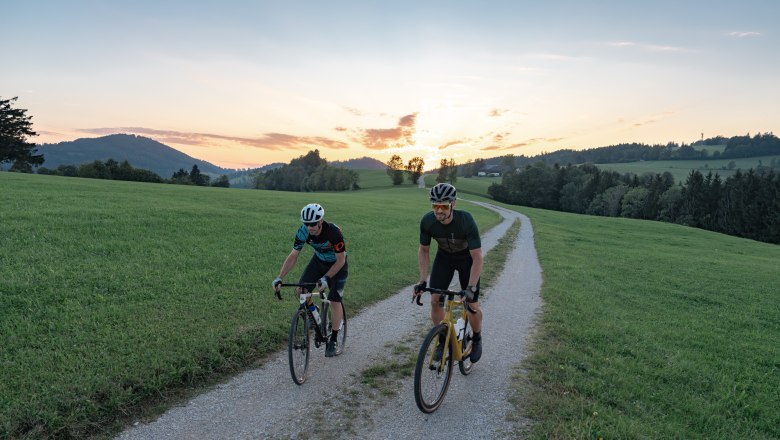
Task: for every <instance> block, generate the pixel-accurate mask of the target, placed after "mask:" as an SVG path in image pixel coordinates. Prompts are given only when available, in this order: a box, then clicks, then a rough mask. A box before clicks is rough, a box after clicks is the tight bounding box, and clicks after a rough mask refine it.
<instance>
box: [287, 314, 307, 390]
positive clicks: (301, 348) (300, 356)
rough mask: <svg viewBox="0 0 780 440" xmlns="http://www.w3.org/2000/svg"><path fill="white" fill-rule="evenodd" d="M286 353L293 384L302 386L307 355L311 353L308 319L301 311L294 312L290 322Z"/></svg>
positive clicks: (304, 378) (304, 379) (304, 380)
mask: <svg viewBox="0 0 780 440" xmlns="http://www.w3.org/2000/svg"><path fill="white" fill-rule="evenodd" d="M287 353H288V356H289V360H290V374H291V375H292V379H293V382H295V383H296V384H298V385H302V384H303V383H304V382H306V371H307V370H308V369H309V354H310V353H311V344H310V338H309V319H308V318H307V317H306V312H304V311H303V310H302V309H299V310H298V311H296V312H295V314H294V315H293V317H292V321H290V337H289V339H288V340H287Z"/></svg>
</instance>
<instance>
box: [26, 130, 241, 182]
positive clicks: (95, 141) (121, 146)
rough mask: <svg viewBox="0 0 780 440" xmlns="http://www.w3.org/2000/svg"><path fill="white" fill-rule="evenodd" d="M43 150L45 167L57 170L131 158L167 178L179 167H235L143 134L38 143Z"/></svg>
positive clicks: (214, 170) (213, 171)
mask: <svg viewBox="0 0 780 440" xmlns="http://www.w3.org/2000/svg"><path fill="white" fill-rule="evenodd" d="M38 152H39V153H43V157H44V159H45V162H44V163H43V166H44V167H46V168H49V169H55V168H57V167H58V166H60V165H77V166H78V165H81V164H83V163H88V162H93V161H95V160H101V161H106V160H108V159H114V160H116V161H119V162H122V161H123V160H127V161H128V162H130V165H132V166H133V167H134V168H142V169H145V170H149V171H153V172H155V173H157V174H159V175H160V177H162V178H164V179H168V178H170V177H171V176H172V175H173V173H174V172H176V171H178V170H179V169H184V170H186V171H190V170H191V169H192V166H193V165H197V166H198V169H200V172H201V173H205V174H210V175H212V176H219V175H222V174H230V173H232V172H234V171H235V170H230V169H224V168H221V167H218V166H216V165H214V164H212V163H210V162H206V161H205V160H200V159H195V158H194V157H191V156H188V155H186V154H184V153H182V152H181V151H179V150H176V149H174V148H171V147H169V146H167V145H165V144H162V143H160V142H157V141H155V140H154V139H149V138H147V137H143V136H136V135H132V134H112V135H109V136H103V137H98V138H83V139H76V140H75V141H71V142H60V143H58V144H43V145H40V146H38Z"/></svg>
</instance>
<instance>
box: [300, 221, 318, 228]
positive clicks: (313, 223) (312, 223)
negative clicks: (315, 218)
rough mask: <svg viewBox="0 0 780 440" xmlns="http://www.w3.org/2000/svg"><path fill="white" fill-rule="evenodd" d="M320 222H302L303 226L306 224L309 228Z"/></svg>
mask: <svg viewBox="0 0 780 440" xmlns="http://www.w3.org/2000/svg"><path fill="white" fill-rule="evenodd" d="M319 223H320V222H303V224H304V226H308V227H310V228H313V227H315V226H317V225H318V224H319Z"/></svg>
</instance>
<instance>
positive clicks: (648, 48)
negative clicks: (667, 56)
mask: <svg viewBox="0 0 780 440" xmlns="http://www.w3.org/2000/svg"><path fill="white" fill-rule="evenodd" d="M609 45H610V46H612V47H621V48H622V47H628V48H636V49H639V50H643V51H645V52H683V51H685V49H683V48H681V47H675V46H662V45H659V44H644V43H635V42H633V41H615V42H612V43H609Z"/></svg>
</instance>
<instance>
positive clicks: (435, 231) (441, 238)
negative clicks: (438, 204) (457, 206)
mask: <svg viewBox="0 0 780 440" xmlns="http://www.w3.org/2000/svg"><path fill="white" fill-rule="evenodd" d="M431 238H433V239H434V240H436V242H437V243H439V251H440V252H446V253H448V254H461V253H467V252H468V251H469V250H471V249H479V248H481V247H482V241H481V240H480V238H479V230H478V229H477V223H476V222H475V221H474V218H473V217H472V216H471V214H469V213H468V212H466V211H458V210H454V211H452V221H451V222H450V223H449V224H447V225H444V224H442V223H441V222H440V221H438V220H436V215H435V214H434V213H433V212H429V213H427V214H425V215H424V216H423V218H422V220H420V244H421V245H423V246H430V244H431Z"/></svg>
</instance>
